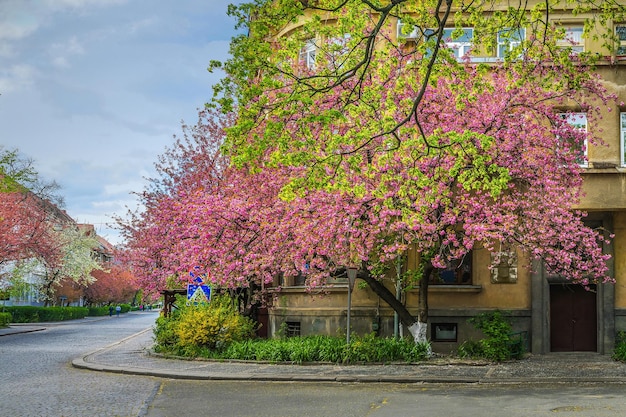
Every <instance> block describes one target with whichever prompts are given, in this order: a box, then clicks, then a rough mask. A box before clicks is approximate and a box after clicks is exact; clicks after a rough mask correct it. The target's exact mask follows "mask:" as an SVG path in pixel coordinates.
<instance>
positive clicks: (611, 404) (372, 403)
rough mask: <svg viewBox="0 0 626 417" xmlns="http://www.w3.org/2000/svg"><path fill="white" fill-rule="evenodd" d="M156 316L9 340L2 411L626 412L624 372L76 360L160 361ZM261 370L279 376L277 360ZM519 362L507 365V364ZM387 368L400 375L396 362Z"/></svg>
mask: <svg viewBox="0 0 626 417" xmlns="http://www.w3.org/2000/svg"><path fill="white" fill-rule="evenodd" d="M155 318H156V313H131V314H127V315H123V316H122V317H120V318H119V319H118V318H115V317H113V318H108V317H106V318H104V319H100V320H96V321H94V320H85V321H78V322H71V323H65V324H62V325H52V326H46V327H47V329H46V330H45V331H41V332H33V333H26V334H12V335H8V336H4V337H0V378H2V382H1V383H0V417H4V416H18V417H19V416H29V417H30V416H38V417H40V416H41V417H48V416H52V417H57V416H64V417H67V416H133V417H135V416H137V417H170V416H181V417H184V416H216V417H217V416H219V417H226V416H255V417H259V416H294V417H302V416H310V417H317V416H320V417H322V416H329V417H333V416H346V417H350V416H355V417H357V416H372V417H391V416H394V417H403V416H419V417H440V416H445V417H456V416H458V417H461V416H462V417H474V416H475V417H501V416H506V417H526V416H539V417H541V416H559V417H574V416H575V417H613V416H623V415H626V384H625V383H624V382H623V381H625V379H624V378H621V379H616V378H608V379H606V380H605V381H604V382H595V383H580V382H578V383H576V382H575V381H576V380H567V379H565V378H548V379H547V380H546V379H542V380H543V381H544V382H543V383H542V384H538V385H535V384H532V383H530V384H529V383H521V382H517V383H511V382H510V381H511V380H510V379H508V378H503V379H500V381H501V383H499V384H482V383H466V384H453V383H446V384H431V383H410V384H409V383H383V384H381V383H367V384H365V383H353V382H345V383H338V382H334V383H327V382H319V381H316V380H315V378H314V377H311V378H309V379H308V382H284V380H283V382H272V381H270V380H261V379H257V380H255V381H245V380H244V379H243V378H239V379H238V380H230V381H218V380H185V379H171V378H168V377H154V376H145V375H128V374H124V373H111V372H94V371H91V370H83V369H76V368H74V367H72V366H71V365H70V362H71V361H72V360H76V358H84V357H86V356H88V357H90V358H92V359H94V360H98V361H104V362H106V361H113V362H114V363H115V364H117V366H119V367H120V369H124V368H125V367H132V366H137V364H138V363H141V364H144V365H145V364H147V363H152V362H153V361H154V360H155V359H154V358H147V357H146V356H145V355H144V354H143V348H144V347H146V346H147V345H148V344H149V343H150V332H141V333H140V335H139V336H135V337H129V336H131V335H136V334H138V333H139V332H140V331H141V330H143V329H149V328H150V327H151V325H152V323H153V321H154V319H155ZM120 341H123V342H122V343H120ZM107 346H108V347H107ZM105 347H106V348H105ZM591 358H593V357H591ZM570 359H574V357H572V358H570ZM589 359H590V358H586V360H587V361H588V360H589ZM533 363H535V362H534V361H533ZM559 363H560V362H554V360H551V359H550V358H549V357H547V358H546V361H545V362H543V361H541V360H540V361H539V362H536V363H535V366H541V367H542V368H543V367H545V368H546V369H548V372H547V374H548V375H552V374H553V372H552V371H550V370H551V369H552V370H554V369H556V367H558V366H559ZM561 363H562V362H561ZM157 365H158V366H159V367H160V368H161V369H170V370H172V371H176V372H178V370H179V367H183V368H184V369H186V372H188V373H189V375H194V373H195V372H197V371H198V369H206V368H207V367H217V366H220V369H222V368H221V367H224V369H231V370H232V371H233V372H236V369H239V368H240V366H238V365H237V366H235V364H231V365H228V364H216V363H213V364H210V363H197V362H193V361H192V362H188V361H168V360H164V359H161V360H159V363H158V364H157ZM518 365H523V364H522V363H521V362H520V363H519V364H518V363H516V364H515V365H514V366H512V368H513V371H515V369H518ZM528 365H529V363H527V364H525V366H524V369H528ZM242 366H244V365H242ZM253 367H254V368H256V366H253ZM259 368H262V370H264V372H269V371H270V370H272V369H273V370H274V372H276V365H263V366H259ZM281 368H282V367H281ZM289 368H291V372H295V371H307V370H306V367H297V368H293V367H289ZM369 368H370V367H368V369H369ZM378 368H380V367H378ZM378 368H377V371H379V369H378ZM499 368H500V367H494V368H493V369H492V370H490V371H489V372H490V373H498V372H497V370H498V369H499ZM509 368H511V367H507V366H505V367H502V369H503V370H507V369H509ZM580 368H581V370H584V372H583V373H585V374H587V375H592V376H593V378H591V379H595V378H596V377H595V375H596V373H597V372H600V373H603V374H604V373H607V372H608V373H609V374H610V376H612V377H615V376H617V375H623V369H622V365H620V364H614V363H612V362H607V361H606V360H604V359H602V358H596V359H595V361H592V362H591V363H589V364H588V365H587V366H584V367H580ZM341 369H342V370H343V367H342V368H341ZM355 369H357V371H358V372H365V370H358V368H355ZM385 369H386V372H392V373H393V371H394V369H396V368H394V367H387V368H385ZM435 369H436V368H435ZM446 369H447V367H446ZM572 369H574V367H569V366H568V367H567V370H568V371H567V373H570V372H573V371H572ZM369 370H370V371H371V369H369ZM518 370H519V369H518ZM344 371H345V370H344ZM513 371H511V370H510V369H509V370H508V371H507V372H508V373H511V372H513ZM119 372H121V371H119ZM221 372H225V371H221ZM308 372H310V371H308ZM590 372H591V374H590ZM508 373H507V375H508ZM513 373H515V372H513ZM544 373H545V372H544ZM238 375H239V376H241V375H243V374H241V373H240V374H238ZM507 375H505V376H507ZM525 375H526V374H525ZM559 375H564V374H563V373H560V374H559ZM179 377H181V378H182V376H179ZM268 379H269V378H268ZM557 380H562V381H566V380H567V382H560V383H559V382H556V381H557ZM502 381H504V383H502ZM507 381H508V382H507ZM546 381H547V382H546ZM611 381H613V383H611ZM615 381H620V382H615Z"/></svg>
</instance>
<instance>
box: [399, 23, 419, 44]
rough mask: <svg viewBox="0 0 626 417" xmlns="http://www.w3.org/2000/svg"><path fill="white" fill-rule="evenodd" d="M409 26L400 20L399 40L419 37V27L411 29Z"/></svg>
mask: <svg viewBox="0 0 626 417" xmlns="http://www.w3.org/2000/svg"><path fill="white" fill-rule="evenodd" d="M409 26H410V25H407V24H403V23H402V21H401V20H400V19H398V26H397V31H398V32H397V36H398V38H404V39H417V37H418V36H419V29H418V28H417V26H412V27H409Z"/></svg>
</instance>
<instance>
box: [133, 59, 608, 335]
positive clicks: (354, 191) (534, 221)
mask: <svg viewBox="0 0 626 417" xmlns="http://www.w3.org/2000/svg"><path fill="white" fill-rule="evenodd" d="M397 59H398V61H397V67H396V68H395V70H400V69H401V68H403V67H404V65H403V63H402V62H401V58H400V57H398V58H397ZM536 68H537V69H536V71H539V72H540V71H542V69H541V67H536ZM393 71H394V68H390V72H389V74H392V75H393ZM536 76H537V78H538V79H540V78H541V74H540V73H538V74H536ZM516 77H517V75H516V74H515V73H514V72H512V71H511V70H510V69H509V70H504V69H499V68H492V69H491V70H490V71H489V72H484V71H481V69H480V68H478V67H475V66H470V65H466V66H464V67H461V68H458V69H456V70H455V69H450V72H449V75H448V76H446V77H439V78H438V80H437V83H436V84H434V85H432V86H430V87H429V88H428V89H427V91H426V92H425V94H424V97H423V99H422V101H421V103H420V107H419V109H418V113H419V115H420V117H419V118H415V119H412V120H411V121H409V122H407V123H406V124H405V125H404V127H403V128H402V135H399V134H398V135H390V136H388V137H385V136H381V137H379V138H376V139H373V140H370V141H369V142H368V143H367V145H366V146H362V145H361V146H359V147H356V146H354V145H352V144H351V143H350V140H351V138H352V137H354V136H357V139H356V140H360V138H358V136H359V135H360V134H361V133H362V131H363V129H365V128H367V124H366V123H365V122H364V120H374V121H375V123H378V124H380V123H384V120H381V118H383V115H386V114H388V115H389V117H393V115H394V113H395V114H401V111H400V110H399V109H401V108H402V106H403V105H405V104H406V101H405V99H404V97H405V96H407V97H411V96H412V95H413V94H414V91H412V89H411V88H412V86H411V84H410V83H406V82H405V83H402V88H401V89H400V88H399V86H398V85H396V84H395V83H394V82H391V81H389V82H387V83H385V82H383V80H380V79H379V80H376V79H372V80H371V86H370V85H367V87H371V91H372V92H373V91H376V92H377V94H378V95H374V94H372V101H373V102H377V103H379V105H378V106H376V107H374V106H373V105H372V106H362V107H361V106H359V107H358V108H354V109H352V111H351V112H348V113H342V114H337V115H336V117H334V118H333V117H329V116H328V114H329V113H328V112H330V111H332V105H331V103H332V102H333V99H328V100H327V102H316V103H314V105H311V106H309V111H308V112H307V113H303V116H302V118H301V119H297V118H293V119H292V120H289V121H288V122H286V123H283V124H281V126H282V128H283V130H284V134H285V135H288V136H290V137H292V138H293V140H292V141H291V142H277V143H276V145H275V146H274V147H268V149H267V150H265V151H264V153H263V155H262V156H261V160H262V161H264V162H263V163H262V164H256V165H250V164H242V165H241V166H239V167H237V166H235V165H233V164H231V161H230V159H229V157H228V156H227V155H225V154H224V153H222V152H220V146H221V145H222V144H223V142H224V138H225V134H226V129H227V127H228V126H231V125H232V123H233V121H232V119H230V118H229V117H224V116H220V115H219V114H218V113H213V112H209V111H206V110H205V111H203V112H201V118H200V121H199V123H198V124H197V125H196V126H194V127H191V128H188V127H186V128H185V132H186V134H185V137H184V139H180V140H178V141H177V142H176V144H175V145H174V146H173V147H172V149H170V150H169V151H168V152H166V153H165V154H164V155H163V157H162V158H161V161H160V163H159V165H158V167H159V169H160V172H161V178H160V179H158V180H154V181H153V187H152V189H151V190H146V191H145V192H144V193H143V194H142V197H143V199H144V203H145V206H146V210H145V211H144V212H142V213H141V214H138V215H136V217H135V218H134V219H133V221H132V222H131V223H128V224H126V226H125V227H126V233H127V238H128V242H129V247H128V249H129V251H128V253H129V254H132V256H131V258H132V260H133V262H134V264H135V266H136V267H138V268H136V272H137V271H141V273H138V274H137V276H138V277H141V278H143V279H144V286H149V287H152V288H157V287H160V288H162V287H163V285H164V282H165V279H166V278H167V277H179V279H182V280H183V281H184V280H186V279H187V278H188V276H189V274H188V272H189V271H196V272H198V273H202V274H206V275H205V276H206V279H207V280H208V281H210V282H211V283H214V284H216V285H219V286H221V287H225V288H256V289H259V288H262V287H263V286H264V285H265V284H268V283H270V282H273V281H274V279H275V277H276V276H277V275H278V274H285V275H298V274H302V275H304V276H305V277H306V279H307V285H308V286H309V288H323V287H324V286H325V285H326V281H327V279H328V278H330V277H333V276H337V275H340V274H343V273H345V268H346V267H349V266H356V267H358V268H359V275H358V276H359V278H361V279H363V280H364V281H365V282H366V283H367V284H368V285H369V286H370V287H371V288H372V289H373V290H374V291H375V292H376V294H378V295H379V296H380V297H381V298H382V299H383V300H384V301H386V302H387V303H389V304H390V305H391V306H392V308H393V309H394V310H395V311H396V312H398V314H399V316H400V318H401V320H402V322H403V323H404V324H405V325H407V326H408V327H409V329H410V330H411V332H413V334H414V336H415V338H416V340H417V341H424V340H425V323H426V322H427V319H428V304H427V297H426V294H427V289H428V288H427V287H428V281H429V280H428V277H429V276H430V275H431V273H433V271H436V270H437V269H440V268H443V267H444V266H445V265H446V264H447V263H448V262H449V261H451V260H455V259H460V258H462V257H464V256H466V255H467V254H468V253H469V251H471V250H472V249H473V248H474V247H475V246H476V245H481V246H483V247H486V248H487V249H489V250H490V251H492V252H493V253H495V254H496V255H497V254H498V253H499V252H500V248H501V247H517V248H519V249H520V250H523V251H525V252H526V253H527V254H528V255H529V256H530V258H531V259H542V260H543V261H544V263H545V265H546V268H547V269H548V270H549V271H550V272H551V273H554V274H559V275H563V276H565V277H567V278H568V279H570V280H571V281H572V282H575V283H580V284H582V285H590V284H592V283H597V282H606V281H610V280H611V278H610V277H609V276H608V275H607V271H608V270H607V266H606V263H605V261H606V260H607V257H608V256H607V255H605V254H603V253H602V250H601V244H600V243H601V242H603V241H605V240H606V237H605V236H604V235H603V234H602V233H600V232H598V231H596V230H592V229H590V228H589V227H587V226H585V224H584V222H583V219H584V213H582V212H578V211H576V210H573V209H572V207H573V205H575V204H576V202H577V201H578V200H579V198H580V187H581V184H582V179H581V176H580V173H581V167H580V165H579V162H580V160H579V158H580V154H579V152H578V150H579V146H578V145H577V144H581V143H584V141H585V140H586V141H588V143H592V144H597V145H601V141H600V139H598V138H596V137H595V136H594V135H593V134H591V133H587V132H583V131H579V130H577V129H575V128H574V127H572V126H571V125H569V124H568V123H567V120H566V118H563V117H562V116H561V110H557V108H559V106H562V105H565V103H569V102H571V101H574V100H575V101H576V102H577V103H579V104H580V105H581V106H582V107H583V108H584V109H585V110H587V115H588V116H587V117H588V120H589V122H590V123H593V121H594V120H595V118H596V117H598V116H597V113H598V110H599V108H600V107H601V106H603V105H604V104H605V100H608V99H610V97H608V96H607V95H606V93H605V92H604V91H603V89H602V88H601V85H600V84H599V83H598V82H597V80H594V79H589V80H588V81H586V82H585V84H584V86H582V88H583V89H584V90H585V92H586V94H585V97H586V99H585V101H581V99H580V97H581V95H580V90H579V89H561V90H559V91H554V90H553V89H551V88H550V85H548V84H545V85H542V84H541V83H535V84H532V85H531V84H522V83H517V82H516V81H517V80H518V78H516ZM389 79H391V80H397V79H399V78H394V77H390V78H389ZM416 83H419V80H416ZM416 85H417V84H416ZM341 93H342V91H339V92H338V93H337V94H338V95H340V94H341ZM326 97H327V98H328V95H327V96H326ZM372 112H374V113H375V114H372ZM374 116H376V117H374ZM274 122H275V121H274V120H272V119H271V118H268V119H266V120H264V121H261V122H259V123H258V125H257V127H256V129H258V130H257V132H258V134H259V135H260V134H261V132H263V131H264V130H265V129H268V125H271V124H272V123H274ZM303 126H306V130H304V127H303ZM357 127H359V128H360V129H359V128H357ZM375 127H376V128H378V127H379V126H375ZM329 132H331V133H332V134H333V135H335V134H339V135H341V136H342V137H343V138H344V142H343V143H340V144H337V145H335V146H334V147H333V148H332V149H331V150H330V151H329V150H328V148H325V146H328V143H329V137H328V135H329ZM300 138H301V140H299V139H300ZM249 140H250V141H252V143H254V141H255V140H257V137H256V136H255V135H254V134H252V135H250V138H249ZM303 142H305V143H306V146H305V147H304V146H303ZM311 150H315V151H311ZM277 152H280V153H281V155H282V156H283V157H284V156H289V158H294V159H292V160H293V161H295V158H300V161H302V162H301V163H292V164H287V163H285V162H284V161H280V160H279V159H278V157H277ZM312 161H314V162H315V163H312ZM320 161H324V162H325V163H322V162H320ZM309 162H311V163H309ZM409 245H414V246H415V247H416V248H417V249H418V251H419V253H420V260H421V267H420V270H421V273H420V274H418V276H419V277H421V278H420V279H419V280H418V285H419V288H420V306H419V314H418V316H417V317H414V316H412V315H411V314H410V313H409V311H408V310H407V309H406V307H405V306H404V305H402V304H401V303H400V302H399V301H398V300H396V298H395V294H394V293H392V292H391V291H390V290H389V288H388V287H386V286H384V285H383V284H382V282H381V279H382V278H383V276H385V271H386V269H388V268H389V267H390V266H391V265H393V264H394V262H395V261H396V259H398V257H401V256H403V254H404V253H405V252H406V250H407V249H408V247H409ZM496 261H497V256H496ZM198 267H200V270H198Z"/></svg>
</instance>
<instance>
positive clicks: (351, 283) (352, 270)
mask: <svg viewBox="0 0 626 417" xmlns="http://www.w3.org/2000/svg"><path fill="white" fill-rule="evenodd" d="M357 271H358V270H357V269H356V268H353V267H350V268H348V321H347V329H346V344H348V345H349V344H350V309H351V307H352V289H353V288H354V281H356V273H357Z"/></svg>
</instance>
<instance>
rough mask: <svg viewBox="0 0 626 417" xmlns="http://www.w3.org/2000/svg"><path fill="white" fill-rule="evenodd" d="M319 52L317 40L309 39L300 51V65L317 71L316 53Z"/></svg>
mask: <svg viewBox="0 0 626 417" xmlns="http://www.w3.org/2000/svg"><path fill="white" fill-rule="evenodd" d="M316 52H317V46H316V45H315V39H309V40H307V41H306V43H305V44H304V46H303V47H302V49H300V55H299V57H298V58H299V62H300V65H303V66H305V67H306V68H308V69H311V70H312V69H315V53H316Z"/></svg>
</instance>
